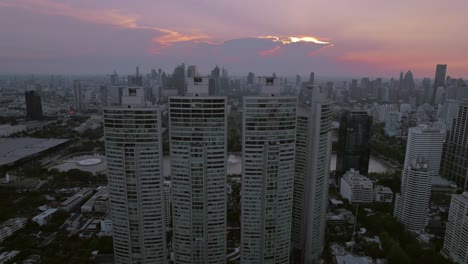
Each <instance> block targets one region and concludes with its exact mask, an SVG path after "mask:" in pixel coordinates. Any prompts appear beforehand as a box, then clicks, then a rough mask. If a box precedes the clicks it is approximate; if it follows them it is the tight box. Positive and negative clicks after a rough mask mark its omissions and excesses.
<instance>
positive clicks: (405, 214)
mask: <svg viewBox="0 0 468 264" xmlns="http://www.w3.org/2000/svg"><path fill="white" fill-rule="evenodd" d="M434 176H435V173H434V170H431V169H429V166H428V165H427V163H425V162H424V161H422V160H413V162H412V163H411V164H410V165H409V166H407V167H405V168H404V171H403V175H402V178H401V193H399V194H397V195H396V198H395V199H396V200H395V209H394V213H393V215H394V216H395V218H396V219H397V220H398V221H399V222H400V223H402V224H403V225H404V226H405V228H406V229H408V230H410V231H414V232H418V231H421V230H423V229H424V228H425V227H426V223H427V218H428V213H427V210H428V208H429V199H430V195H431V182H432V177H434Z"/></svg>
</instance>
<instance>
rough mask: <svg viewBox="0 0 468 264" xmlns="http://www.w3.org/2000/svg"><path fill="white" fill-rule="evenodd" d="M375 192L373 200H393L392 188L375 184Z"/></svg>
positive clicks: (379, 201) (384, 201)
mask: <svg viewBox="0 0 468 264" xmlns="http://www.w3.org/2000/svg"><path fill="white" fill-rule="evenodd" d="M374 193H375V201H376V202H378V203H391V202H393V192H392V189H390V188H388V187H385V186H382V185H376V186H375V188H374Z"/></svg>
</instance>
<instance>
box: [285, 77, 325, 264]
mask: <svg viewBox="0 0 468 264" xmlns="http://www.w3.org/2000/svg"><path fill="white" fill-rule="evenodd" d="M298 105H299V106H298V110H297V131H296V157H295V171H294V203H293V213H292V226H291V243H292V244H291V247H292V259H293V261H294V263H318V260H319V259H320V255H321V254H322V250H323V246H324V245H323V243H324V235H325V216H326V212H327V201H328V199H327V198H328V180H329V174H330V170H329V168H330V155H331V132H330V128H331V103H330V101H329V100H328V99H327V91H326V89H325V88H323V87H321V86H312V85H309V86H306V87H305V88H303V89H302V91H301V93H300V96H299V102H298Z"/></svg>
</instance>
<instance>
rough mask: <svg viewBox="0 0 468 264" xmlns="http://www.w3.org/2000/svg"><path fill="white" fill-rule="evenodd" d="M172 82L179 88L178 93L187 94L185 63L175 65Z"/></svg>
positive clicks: (180, 94)
mask: <svg viewBox="0 0 468 264" xmlns="http://www.w3.org/2000/svg"><path fill="white" fill-rule="evenodd" d="M172 84H173V86H174V88H175V89H177V95H179V96H183V95H185V64H183V63H182V64H180V65H179V66H177V67H175V69H174V73H173V74H172Z"/></svg>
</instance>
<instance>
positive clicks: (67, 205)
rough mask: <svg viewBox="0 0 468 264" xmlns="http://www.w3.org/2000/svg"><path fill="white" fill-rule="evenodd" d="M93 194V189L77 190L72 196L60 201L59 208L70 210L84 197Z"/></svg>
mask: <svg viewBox="0 0 468 264" xmlns="http://www.w3.org/2000/svg"><path fill="white" fill-rule="evenodd" d="M92 194H93V189H91V188H83V189H81V190H79V191H78V192H77V193H76V194H74V195H73V196H72V197H69V198H67V199H66V200H65V201H63V202H61V203H60V205H59V208H60V210H63V211H65V212H70V211H71V210H73V209H74V208H75V207H77V206H78V205H80V204H81V203H82V202H83V201H84V200H85V199H87V198H89V197H90V196H91V195H92Z"/></svg>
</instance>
